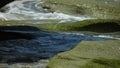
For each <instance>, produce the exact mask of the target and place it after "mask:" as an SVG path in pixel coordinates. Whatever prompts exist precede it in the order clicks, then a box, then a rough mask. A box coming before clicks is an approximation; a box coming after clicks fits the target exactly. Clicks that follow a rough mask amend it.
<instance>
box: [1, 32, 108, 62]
mask: <svg viewBox="0 0 120 68" xmlns="http://www.w3.org/2000/svg"><path fill="white" fill-rule="evenodd" d="M9 32H18V33H23V34H24V33H25V34H26V33H28V34H31V35H32V36H34V38H33V39H24V38H23V39H11V40H6V41H0V62H2V63H3V62H5V63H6V62H7V63H12V62H35V61H38V60H40V59H48V58H50V57H53V56H54V55H56V54H58V53H60V52H64V51H67V50H70V49H71V48H73V47H75V46H76V45H77V44H78V43H79V42H81V41H83V40H84V41H94V40H109V38H99V37H90V36H81V35H74V34H60V33H55V32H48V31H42V30H36V31H23V30H22V31H20V30H10V31H9Z"/></svg>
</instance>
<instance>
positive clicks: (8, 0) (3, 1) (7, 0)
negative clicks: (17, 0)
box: [0, 0, 14, 8]
mask: <svg viewBox="0 0 120 68" xmlns="http://www.w3.org/2000/svg"><path fill="white" fill-rule="evenodd" d="M12 1H14V0H1V1H0V8H2V7H3V6H5V5H6V4H8V3H10V2H12Z"/></svg>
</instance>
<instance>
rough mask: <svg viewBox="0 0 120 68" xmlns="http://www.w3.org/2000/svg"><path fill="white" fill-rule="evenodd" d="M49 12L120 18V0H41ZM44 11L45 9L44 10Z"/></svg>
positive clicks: (43, 6)
mask: <svg viewBox="0 0 120 68" xmlns="http://www.w3.org/2000/svg"><path fill="white" fill-rule="evenodd" d="M43 2H44V3H42V4H40V6H42V8H43V9H47V10H48V11H50V12H62V13H66V14H71V15H78V16H79V15H85V16H91V17H95V18H101V19H120V10H119V9H120V1H117V2H116V1H114V0H43ZM45 11H46V10H45Z"/></svg>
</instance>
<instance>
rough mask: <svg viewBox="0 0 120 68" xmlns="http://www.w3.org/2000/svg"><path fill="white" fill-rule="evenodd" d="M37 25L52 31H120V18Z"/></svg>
mask: <svg viewBox="0 0 120 68" xmlns="http://www.w3.org/2000/svg"><path fill="white" fill-rule="evenodd" d="M37 26H38V27H39V28H41V29H45V30H50V31H92V32H117V31H120V20H112V19H91V20H84V21H79V22H74V23H70V22H66V23H47V24H41V25H37Z"/></svg>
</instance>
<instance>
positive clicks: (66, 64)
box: [47, 40, 120, 68]
mask: <svg viewBox="0 0 120 68" xmlns="http://www.w3.org/2000/svg"><path fill="white" fill-rule="evenodd" d="M119 44H120V40H107V41H93V42H89V41H83V42H81V43H80V44H78V45H77V46H76V47H75V48H73V49H71V50H70V51H67V52H63V53H60V54H58V55H57V56H55V57H53V58H51V60H50V63H49V64H48V66H47V68H119V67H120V65H119V64H120V52H119V51H120V45H119Z"/></svg>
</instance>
